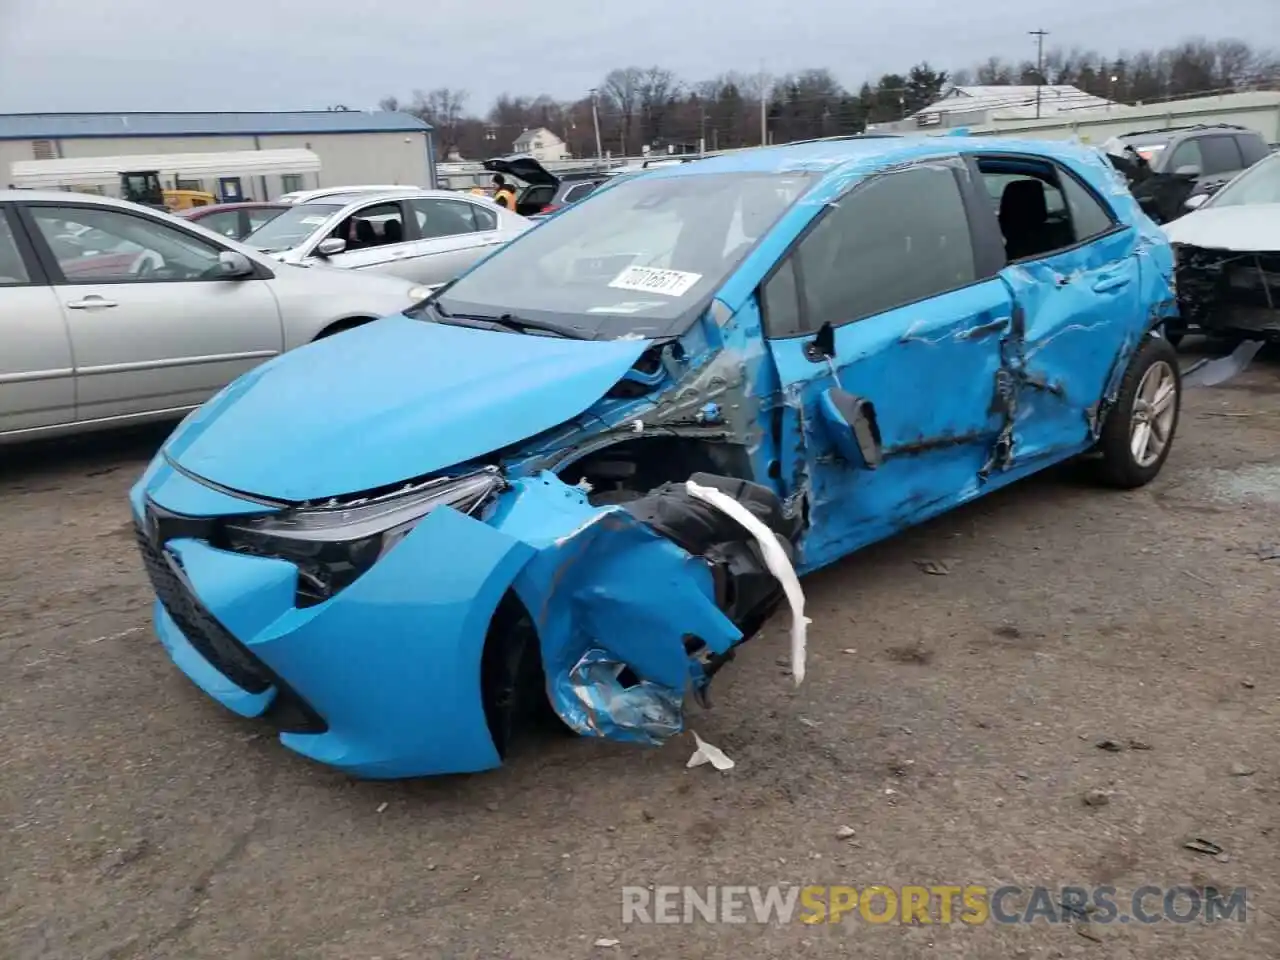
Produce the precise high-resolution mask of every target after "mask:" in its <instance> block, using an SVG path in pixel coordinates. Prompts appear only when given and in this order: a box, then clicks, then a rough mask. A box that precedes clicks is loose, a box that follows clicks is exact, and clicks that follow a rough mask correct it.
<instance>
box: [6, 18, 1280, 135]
mask: <svg viewBox="0 0 1280 960" xmlns="http://www.w3.org/2000/svg"><path fill="white" fill-rule="evenodd" d="M1277 3H1280V0H1218V2H1215V3H1213V4H1206V3H1205V2H1204V0H1070V2H1062V0H1055V2H1048V0H1040V2H1017V3H1011V2H1008V0H964V2H960V3H954V2H942V0H931V2H922V0H914V2H913V0H861V2H859V3H852V2H850V0H630V2H626V3H618V2H609V0H541V2H539V3H536V4H530V3H515V2H512V0H419V2H412V0H202V2H196V3H191V2H184V3H173V2H170V0H0V113H11V112H35V111H45V110H48V111H76V110H85V111H94V110H121V111H124V110H288V109H304V108H322V107H324V106H326V105H329V104H336V103H345V104H347V105H349V106H352V107H356V108H366V109H367V108H371V107H373V106H375V105H376V104H377V102H378V100H379V99H381V98H382V97H384V96H386V95H388V94H394V95H396V96H399V97H400V98H401V99H402V100H404V99H407V98H408V96H409V94H410V93H411V92H412V91H413V90H414V89H415V88H417V89H424V90H425V89H431V88H433V87H440V86H449V87H454V88H462V89H465V90H467V91H468V92H469V94H470V98H469V101H468V108H469V110H471V111H476V112H483V110H485V109H486V108H487V107H488V105H489V104H490V102H491V101H492V100H493V98H494V97H495V96H497V95H498V94H500V93H503V92H504V91H506V92H510V93H513V94H528V95H534V94H538V93H549V94H551V95H552V96H555V97H557V98H563V99H569V98H575V97H578V96H581V95H583V94H584V92H585V91H586V90H587V89H588V88H589V87H591V86H593V85H595V84H596V83H598V82H599V80H600V78H601V77H602V76H603V75H604V74H605V73H607V72H608V71H609V70H610V69H612V68H614V67H618V66H626V65H630V64H636V65H642V66H648V65H651V64H660V65H662V66H665V67H669V68H670V69H672V70H674V71H676V72H677V73H678V74H679V75H680V76H681V77H682V78H685V79H704V78H707V77H711V76H714V75H715V74H717V73H721V72H724V71H726V70H743V71H758V70H759V69H760V64H761V61H762V60H763V61H764V62H765V66H766V69H768V71H769V72H771V73H774V74H779V73H784V72H786V71H788V70H796V69H803V68H805V67H828V68H830V69H832V70H833V71H834V72H835V74H836V76H837V77H838V78H839V79H840V80H841V81H842V82H844V83H845V84H846V85H850V86H856V85H857V84H859V83H861V82H862V81H863V80H866V79H874V78H875V77H877V76H879V75H880V74H881V73H885V72H888V71H900V70H905V69H906V68H907V67H909V66H910V65H911V64H912V63H914V62H917V61H919V60H924V59H927V60H928V61H930V63H932V64H933V65H934V66H935V67H939V68H954V67H963V66H970V65H972V64H973V63H975V62H977V61H981V60H983V59H985V58H986V57H988V56H990V55H992V54H996V55H1000V56H1002V57H1005V58H1008V59H1018V58H1021V57H1032V58H1033V57H1034V54H1035V48H1034V43H1033V39H1032V38H1031V37H1030V36H1028V35H1027V31H1029V30H1034V29H1036V28H1043V29H1045V30H1048V31H1050V33H1051V36H1050V37H1049V38H1048V40H1047V42H1046V44H1047V46H1049V47H1052V46H1062V47H1064V48H1070V47H1072V46H1079V47H1083V48H1094V49H1097V50H1099V51H1100V52H1106V53H1114V52H1116V51H1117V50H1119V49H1122V48H1125V47H1128V48H1141V47H1158V46H1163V45H1168V44H1172V43H1176V42H1178V41H1180V40H1183V39H1187V38H1189V37H1194V36H1197V35H1202V34H1204V33H1205V32H1209V33H1211V34H1215V33H1218V34H1221V33H1227V32H1234V33H1235V34H1237V35H1239V36H1241V37H1242V38H1244V39H1248V40H1251V41H1252V42H1260V43H1263V44H1266V43H1271V44H1274V43H1277V42H1280V15H1277V12H1276V8H1277ZM499 17H504V18H506V21H507V22H506V23H505V24H504V25H502V26H498V27H496V28H495V26H494V21H495V20H496V19H497V18H499ZM1213 38H1214V39H1216V38H1217V37H1216V36H1215V37H1213Z"/></svg>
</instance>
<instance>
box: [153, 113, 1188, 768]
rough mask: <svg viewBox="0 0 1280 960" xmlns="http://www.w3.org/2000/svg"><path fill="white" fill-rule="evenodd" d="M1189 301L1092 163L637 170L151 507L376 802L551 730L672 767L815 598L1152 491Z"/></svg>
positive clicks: (1014, 146)
mask: <svg viewBox="0 0 1280 960" xmlns="http://www.w3.org/2000/svg"><path fill="white" fill-rule="evenodd" d="M1172 275H1173V259H1172V257H1171V253H1170V249H1169V245H1168V243H1167V242H1166V241H1165V239H1164V236H1163V234H1162V233H1161V232H1160V230H1159V228H1157V227H1156V226H1155V225H1154V224H1152V223H1151V222H1150V221H1149V220H1148V219H1147V218H1146V217H1145V216H1144V215H1143V214H1142V212H1141V211H1140V210H1139V208H1138V206H1137V204H1136V203H1135V202H1134V200H1133V198H1132V197H1131V196H1130V195H1129V193H1128V191H1127V190H1126V189H1125V187H1124V185H1123V183H1122V182H1121V181H1120V180H1119V179H1118V178H1117V176H1116V174H1115V171H1114V170H1113V169H1112V168H1110V167H1109V166H1108V165H1107V163H1106V161H1105V160H1104V159H1103V158H1102V157H1101V156H1100V155H1099V153H1098V152H1097V151H1096V150H1090V149H1086V148H1081V147H1075V146H1072V145H1069V144H1058V143H1048V142H1014V141H1005V140H998V139H986V138H981V139H976V138H975V139H970V138H966V137H938V138H849V139H844V140H833V141H819V142H811V143H805V144H794V145H788V146H781V147H772V148H766V149H759V150H751V151H744V152H740V153H734V154H731V155H726V156H719V157H715V158H712V159H706V160H703V161H699V162H695V163H688V164H680V165H677V166H672V167H669V168H659V169H655V170H653V171H650V172H648V173H646V174H644V175H642V176H639V177H635V178H628V179H626V180H624V181H621V182H618V183H616V184H612V185H609V186H607V187H605V188H603V189H601V190H599V191H598V192H596V193H595V194H593V195H592V196H591V197H590V198H588V199H587V200H585V201H583V202H582V203H580V204H577V205H575V206H573V207H571V208H569V209H567V210H565V211H564V212H563V213H562V214H560V215H559V216H556V217H554V218H550V219H548V220H546V221H545V222H543V223H542V224H540V225H539V226H538V228H537V229H536V230H531V231H529V232H528V233H526V234H525V235H524V236H522V237H520V238H518V239H517V240H516V241H514V242H513V243H511V244H510V245H508V246H506V247H504V248H503V249H501V250H500V251H498V252H497V253H495V254H494V255H492V256H491V257H489V258H488V259H486V260H484V261H483V262H481V263H479V264H478V265H476V266H475V267H474V268H473V269H472V270H470V271H469V272H468V273H466V274H465V275H464V276H462V277H460V278H459V279H457V280H455V281H454V282H452V283H451V284H449V285H448V286H446V287H444V288H442V289H441V290H439V291H437V292H436V293H434V294H433V295H432V296H431V297H430V298H429V299H428V300H426V301H424V302H422V303H420V304H418V305H416V306H415V307H414V308H413V309H412V310H410V311H408V313H406V314H405V315H400V316H393V317H388V318H384V319H382V320H378V321H376V322H374V323H371V324H368V325H366V326H364V327H361V328H358V329H355V330H352V331H350V332H347V333H343V334H341V335H340V336H336V337H332V338H328V339H325V340H321V341H319V342H318V343H315V344H313V345H311V346H307V347H304V348H303V349H301V350H296V351H293V352H291V353H288V354H285V355H283V356H281V357H279V358H276V359H274V360H272V361H271V362H270V363H267V364H264V365H262V366H260V367H258V368H257V369H255V370H253V371H252V372H250V373H248V374H246V375H244V376H243V377H241V378H240V379H239V380H237V381H235V382H234V383H232V384H231V385H230V386H228V387H227V388H226V389H225V390H223V391H222V392H221V393H220V394H218V395H217V396H216V397H214V398H213V399H211V400H210V401H209V402H208V403H206V404H205V405H204V406H203V407H202V408H200V409H198V410H197V411H195V412H194V413H192V414H191V415H190V416H188V417H187V419H186V420H185V421H184V422H183V423H182V424H181V425H180V426H179V427H178V428H177V429H176V430H175V432H174V433H173V435H172V436H171V437H169V439H168V440H167V441H166V442H165V444H164V446H163V448H162V449H161V451H160V452H159V453H158V455H157V456H156V457H155V459H154V461H153V462H152V463H151V464H150V466H149V467H148V468H147V470H146V472H145V473H144V475H143V476H142V478H141V479H140V480H139V482H138V483H137V484H136V486H135V487H134V489H133V491H132V493H131V500H132V511H133V516H134V518H135V521H136V525H137V536H138V545H139V548H140V550H141V553H142V557H143V560H144V562H145V566H146V570H147V572H148V575H149V577H150V579H151V581H152V583H153V585H154V588H155V592H156V594H157V602H156V604H155V627H156V631H157V633H158V635H159V639H160V641H161V643H162V644H163V646H164V648H165V650H166V651H167V653H168V655H169V656H170V657H171V658H172V660H173V661H174V662H175V663H176V664H177V666H178V667H179V669H181V670H182V671H183V672H184V673H185V674H186V675H187V676H188V677H189V678H190V679H191V680H192V681H194V683H195V684H196V685H198V686H199V687H201V688H202V689H203V690H204V691H205V692H206V693H207V694H208V695H210V696H211V697H213V698H214V699H216V700H217V701H219V702H220V703H222V704H223V705H224V706H226V707H227V708H229V709H231V710H233V711H235V712H236V713H238V714H241V715H243V716H245V717H256V718H259V719H260V720H261V721H262V722H263V723H266V724H270V725H272V726H273V727H274V728H275V729H276V730H277V731H279V734H280V739H281V740H282V742H283V743H284V745H285V746H286V747H288V748H290V749H292V750H294V751H296V752H298V753H300V754H302V755H304V756H306V757H309V758H311V759H313V760H316V761H319V762H322V763H325V764H330V765H332V766H334V767H337V768H339V769H341V770H344V771H346V772H348V773H350V774H353V775H356V776H363V777H404V776H418V775H427V774H439V773H448V772H467V771H479V770H484V769H487V768H491V767H494V766H496V765H498V764H499V763H500V762H501V761H502V758H503V757H504V755H506V753H507V751H508V750H509V749H510V747H511V744H512V742H513V740H515V739H518V735H519V734H520V733H521V731H522V730H524V729H526V728H527V727H528V726H529V725H530V724H532V723H534V722H536V721H537V720H538V718H539V716H540V715H541V716H546V717H548V718H550V719H552V720H555V717H556V716H558V717H559V718H560V720H561V721H563V725H565V726H567V727H569V728H570V729H571V730H573V731H576V732H578V733H580V734H584V735H593V736H608V737H614V738H617V739H621V740H630V741H635V742H643V743H660V742H662V741H663V739H664V738H666V737H669V736H671V735H672V734H673V733H675V732H677V731H679V730H680V729H681V728H682V724H683V722H684V716H683V712H682V711H683V710H684V709H685V701H686V698H687V697H690V696H691V697H692V699H694V700H700V701H702V703H703V704H704V705H705V704H707V702H708V697H707V693H708V684H709V683H710V681H711V678H712V676H713V675H714V674H715V673H716V672H717V671H718V670H719V669H720V668H721V667H722V666H723V665H724V663H725V662H727V661H728V660H730V659H731V658H732V656H733V653H734V650H735V648H736V647H737V646H738V645H739V644H741V643H742V642H743V641H744V640H746V639H748V638H749V637H751V636H752V635H753V634H754V633H755V632H756V631H757V630H758V629H759V628H760V626H761V624H762V623H763V622H764V621H765V619H766V618H767V617H768V616H770V614H771V613H772V612H773V611H774V610H775V609H776V608H778V607H779V606H780V605H782V604H783V603H791V605H792V609H793V610H795V609H796V604H795V603H794V602H793V593H792V591H791V590H790V589H789V588H788V586H787V579H788V576H787V575H788V574H790V575H791V580H792V581H794V574H793V573H792V571H795V572H798V573H799V574H804V573H806V572H809V571H812V570H815V569H817V568H819V567H822V566H824V565H827V564H830V563H832V562H833V561H835V560H837V559H839V558H840V557H843V556H845V555H846V554H848V553H850V552H851V551H854V550H857V549H859V548H860V547H863V546H865V545H867V544H869V543H872V542H873V541H876V540H879V539H882V538H884V537H887V536H890V535H892V534H893V533H895V532H896V531H899V530H902V529H903V528H905V527H908V526H910V525H912V524H915V523H918V522H920V521H922V520H925V519H926V518H929V517H932V516H934V515H936V514H939V513H942V512H943V511H946V510H949V509H951V508H953V507H955V506H957V505H959V504H963V503H965V502H967V501H970V500H972V499H974V498H975V497H978V496H981V495H983V494H984V493H987V492H989V491H992V490H996V489H999V488H1000V487H1003V486H1005V485H1006V484H1009V483H1012V482H1013V481H1015V480H1018V479H1020V478H1022V477H1026V476H1028V475H1029V474H1032V473H1035V472H1037V471H1039V470H1042V469H1044V468H1045V467H1047V466H1049V465H1051V464H1054V463H1057V462H1059V461H1062V460H1064V459H1066V458H1070V457H1075V456H1077V455H1081V454H1087V455H1088V456H1089V457H1090V458H1091V459H1092V460H1094V461H1096V466H1097V469H1098V472H1099V476H1100V478H1101V479H1102V480H1103V481H1105V482H1106V483H1108V484H1110V485H1111V486H1113V487H1121V488H1132V487H1137V486H1140V485H1142V484H1145V483H1147V482H1148V481H1150V480H1151V479H1152V478H1153V477H1155V475H1156V474H1157V473H1158V472H1159V470H1160V468H1161V466H1162V465H1163V463H1164V461H1165V458H1166V457H1167V456H1168V453H1169V450H1170V445H1171V443H1172V441H1173V436H1174V432H1175V429H1176V426H1177V420H1178V411H1179V402H1180V391H1181V383H1180V380H1179V373H1178V366H1177V363H1176V362H1175V356H1174V352H1173V350H1172V348H1171V347H1170V345H1169V343H1168V341H1167V340H1166V339H1165V338H1164V337H1163V336H1162V333H1161V330H1162V326H1163V324H1164V322H1165V320H1166V319H1167V318H1172V317H1173V316H1175V314H1176V306H1175V297H1174V291H1173V287H1172V283H1173V281H1172ZM226 282H228V283H234V282H236V281H234V280H229V281H226ZM690 481H692V482H690ZM709 490H710V491H714V493H715V496H714V497H713V496H712V495H711V494H708V493H707V491H709ZM730 506H732V507H734V508H735V509H729V507H730ZM779 548H781V549H780V550H779ZM778 556H781V557H782V559H781V560H779V559H778ZM795 592H796V593H798V592H799V585H798V584H797V585H796V586H795ZM801 599H802V597H801Z"/></svg>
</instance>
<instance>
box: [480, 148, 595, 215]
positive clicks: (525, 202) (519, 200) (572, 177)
mask: <svg viewBox="0 0 1280 960" xmlns="http://www.w3.org/2000/svg"><path fill="white" fill-rule="evenodd" d="M484 168H485V169H486V170H489V171H492V172H493V173H500V174H502V175H503V176H504V177H513V178H515V179H516V180H519V181H521V182H522V183H524V184H525V187H524V189H523V190H521V191H520V193H519V194H518V195H517V197H516V213H518V214H520V215H521V216H523V217H532V218H534V219H538V218H540V217H545V216H548V215H550V214H552V213H555V212H556V211H557V210H561V209H563V208H564V207H567V206H569V205H571V204H574V203H578V202H579V201H580V200H585V199H586V198H587V197H588V196H590V195H591V192H592V191H593V190H595V188H596V187H598V186H599V185H600V184H602V183H604V182H605V181H606V180H608V179H609V177H610V176H611V175H612V171H610V170H579V171H573V172H569V173H559V174H555V173H551V172H550V171H549V170H547V169H546V168H545V167H544V166H543V165H542V164H540V163H539V162H538V161H537V160H536V159H534V158H533V157H530V156H527V155H524V154H519V155H517V156H511V157H495V158H494V159H492V160H486V161H485V162H484Z"/></svg>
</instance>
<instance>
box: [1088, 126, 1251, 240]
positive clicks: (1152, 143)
mask: <svg viewBox="0 0 1280 960" xmlns="http://www.w3.org/2000/svg"><path fill="white" fill-rule="evenodd" d="M1126 148H1132V150H1131V151H1129V156H1130V157H1133V158H1134V162H1130V163H1128V164H1127V165H1126V166H1127V170H1126V173H1127V175H1128V176H1129V178H1130V181H1131V184H1130V189H1132V191H1133V195H1134V197H1136V198H1137V200H1138V203H1139V204H1140V205H1141V206H1142V209H1143V210H1144V211H1146V213H1147V215H1148V216H1150V217H1151V218H1152V219H1154V220H1155V221H1156V222H1157V223H1168V222H1170V221H1172V220H1176V219H1177V218H1178V217H1180V216H1182V215H1183V214H1184V213H1185V212H1186V207H1185V204H1186V201H1187V200H1188V199H1189V198H1191V197H1194V196H1201V195H1212V194H1213V193H1214V192H1216V191H1217V190H1219V189H1221V188H1222V187H1223V186H1224V185H1225V184H1226V183H1227V182H1228V181H1230V180H1231V178H1232V177H1234V176H1235V175H1236V174H1238V173H1240V171H1242V170H1244V169H1246V168H1247V167H1250V166H1252V165H1253V164H1255V163H1257V162H1258V161H1259V160H1261V159H1262V158H1263V157H1265V156H1266V155H1267V141H1266V139H1265V138H1264V137H1263V136H1262V134H1260V133H1258V131H1256V130H1251V129H1249V128H1248V127H1241V126H1236V125H1234V124H1226V123H1223V124H1212V125H1197V126H1193V127H1170V128H1167V129H1163V130H1147V131H1143V132H1140V133H1130V134H1125V135H1124V136H1121V137H1116V138H1113V139H1112V140H1111V141H1108V146H1107V149H1108V151H1109V152H1111V153H1113V154H1123V153H1124V152H1125V150H1126Z"/></svg>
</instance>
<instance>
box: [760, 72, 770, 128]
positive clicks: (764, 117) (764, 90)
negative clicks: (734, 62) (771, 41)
mask: <svg viewBox="0 0 1280 960" xmlns="http://www.w3.org/2000/svg"><path fill="white" fill-rule="evenodd" d="M768 95H769V79H768V74H766V73H765V72H764V61H763V60H761V61H760V146H762V147H767V146H768V145H769V113H768V107H767V103H766V100H767V98H768Z"/></svg>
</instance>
